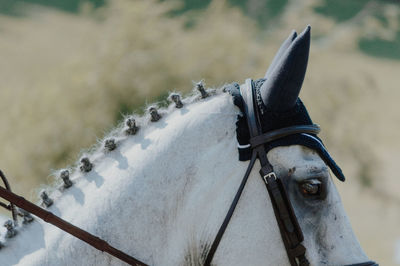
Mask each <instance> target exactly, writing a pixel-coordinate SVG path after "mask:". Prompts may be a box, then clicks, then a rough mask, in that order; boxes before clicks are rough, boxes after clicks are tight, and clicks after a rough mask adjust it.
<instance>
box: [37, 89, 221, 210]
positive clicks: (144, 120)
mask: <svg viewBox="0 0 400 266" xmlns="http://www.w3.org/2000/svg"><path fill="white" fill-rule="evenodd" d="M193 84H194V88H193V89H192V91H191V92H190V93H189V94H187V95H185V97H184V98H181V94H180V93H177V92H175V91H173V92H170V93H169V96H168V97H167V100H168V101H169V103H170V104H169V105H168V106H167V107H164V108H159V109H158V108H157V107H158V106H159V105H160V102H156V103H152V104H148V105H146V106H145V107H144V109H145V110H146V112H145V113H144V114H143V115H142V116H138V115H136V114H129V115H125V116H124V120H123V122H120V123H119V124H118V125H117V126H116V127H115V128H114V129H111V130H110V132H109V133H108V134H105V136H104V137H103V138H102V139H98V140H97V142H96V144H94V145H93V146H92V147H91V148H89V149H87V150H83V151H81V153H80V154H81V156H80V159H79V160H78V161H76V162H75V164H73V165H72V166H67V167H66V168H63V169H60V170H56V171H53V173H52V174H51V175H52V176H53V180H54V182H53V184H52V185H48V186H44V187H43V186H41V187H40V188H39V189H38V190H39V191H40V192H39V193H40V195H42V194H43V192H44V191H45V192H47V195H48V197H49V198H50V199H52V200H53V201H54V200H57V199H58V198H60V197H61V196H62V192H63V191H65V190H66V189H68V188H69V187H70V186H71V185H72V184H74V183H76V182H77V181H78V180H79V179H80V177H82V176H83V175H85V173H87V172H90V171H91V170H92V168H93V167H95V166H96V163H98V162H99V160H101V159H103V158H104V156H106V155H107V153H111V152H112V151H113V150H114V149H116V148H118V146H120V145H121V143H122V142H123V141H124V140H126V139H128V138H134V137H135V136H134V135H135V134H136V133H137V132H136V131H138V130H143V129H145V128H146V126H148V125H149V124H151V123H157V121H158V119H154V115H155V116H159V120H162V119H163V118H164V116H166V115H168V114H170V113H172V112H174V111H176V110H177V109H180V108H182V107H183V106H184V105H190V104H192V103H195V102H198V101H201V100H203V99H204V98H207V97H212V96H215V95H219V94H221V93H225V86H226V84H225V85H223V86H221V87H219V88H217V89H215V88H207V89H205V87H204V83H203V81H200V82H193ZM151 112H153V113H151ZM154 113H156V114H154ZM132 119H133V121H134V122H135V123H136V124H135V125H134V126H135V127H136V128H135V131H134V132H132V131H130V130H132V128H131V127H128V126H127V125H126V122H127V121H128V120H130V122H132ZM128 132H131V133H133V134H130V133H128ZM65 176H67V178H65ZM63 177H64V178H63ZM41 198H42V197H41ZM42 199H43V198H42ZM39 204H41V205H43V201H41V202H40V203H39Z"/></svg>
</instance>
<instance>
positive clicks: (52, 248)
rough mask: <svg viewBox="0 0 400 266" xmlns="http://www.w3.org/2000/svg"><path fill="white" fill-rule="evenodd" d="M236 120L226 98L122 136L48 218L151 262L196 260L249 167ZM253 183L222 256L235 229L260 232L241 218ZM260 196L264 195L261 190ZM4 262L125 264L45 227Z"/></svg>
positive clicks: (27, 233) (32, 228) (35, 227)
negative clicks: (241, 149) (241, 156)
mask: <svg viewBox="0 0 400 266" xmlns="http://www.w3.org/2000/svg"><path fill="white" fill-rule="evenodd" d="M237 113H238V110H237V109H236V108H235V107H234V105H233V103H232V100H231V97H230V96H229V95H220V96H215V97H213V98H210V99H205V100H202V101H200V102H196V103H192V104H190V105H188V106H185V107H184V108H182V109H179V110H175V111H173V112H172V113H170V114H168V115H165V116H164V117H163V118H162V120H160V121H159V122H157V123H151V124H149V125H148V126H147V127H145V128H142V129H141V130H140V131H139V133H138V135H136V136H133V137H130V138H128V139H125V140H124V141H123V142H122V143H121V144H120V146H119V147H118V149H117V150H115V151H112V152H110V153H106V154H104V153H103V152H102V151H98V152H95V153H94V154H93V156H92V157H93V158H94V164H95V167H94V169H93V170H92V171H91V172H90V173H87V174H82V173H80V172H78V171H77V172H76V173H75V174H74V175H73V176H72V179H73V180H74V182H75V184H74V186H73V187H71V188H70V189H68V190H66V191H65V192H64V193H60V192H59V191H55V192H54V193H53V194H52V197H53V198H56V200H55V204H54V205H53V206H52V207H51V208H50V211H52V212H53V213H55V214H56V215H60V216H61V217H63V218H64V219H65V220H67V221H70V222H71V223H72V224H75V225H77V226H80V227H82V228H84V229H85V230H87V231H89V232H91V233H93V234H96V235H99V236H101V237H102V238H104V239H106V240H107V241H108V242H109V243H111V244H113V245H114V246H116V247H119V248H121V249H123V250H124V251H125V252H127V253H128V254H131V255H133V256H135V257H137V258H138V259H141V260H143V261H146V262H148V263H150V264H155V265H177V264H182V263H184V264H185V263H187V264H196V263H197V262H200V261H201V260H203V259H204V258H203V257H204V254H205V253H206V251H207V249H208V248H209V246H210V244H211V242H212V240H213V237H214V236H215V234H216V233H217V230H218V228H219V226H220V224H221V222H222V220H223V218H224V216H225V213H226V211H227V208H228V207H229V204H230V202H231V200H232V198H233V196H234V193H235V192H236V189H237V187H238V185H239V183H240V181H241V178H242V175H243V173H244V171H245V167H246V165H247V163H243V162H238V161H237V150H236V138H235V121H236V115H237ZM251 179H257V180H258V179H259V178H257V177H253V178H251ZM253 182H255V181H250V182H249V186H248V188H246V190H245V192H244V195H243V200H241V203H240V204H239V206H238V208H237V212H238V213H242V215H238V216H237V217H234V218H233V219H232V223H231V224H230V225H229V228H228V230H227V232H226V236H224V239H223V241H222V243H221V250H224V249H225V250H230V248H229V247H231V246H232V243H240V242H237V241H235V239H236V237H237V235H236V234H235V233H234V232H236V231H237V230H236V229H237V228H238V227H239V230H238V231H242V232H246V234H249V233H252V232H254V231H258V230H247V229H246V230H244V229H245V228H246V227H245V226H246V223H247V224H248V223H249V221H248V220H247V221H246V222H244V221H242V220H241V218H240V217H242V216H243V215H245V216H246V215H247V214H249V211H250V212H251V210H255V207H254V204H251V205H252V206H251V207H250V208H248V207H249V206H246V205H247V204H248V203H246V199H247V198H249V197H252V194H253V193H252V192H251V191H252V189H253V188H252V187H253V185H252V184H253ZM256 185H257V186H258V185H259V184H256ZM261 187H263V186H261ZM246 191H247V192H246ZM260 194H261V195H263V196H262V197H267V194H266V192H265V191H264V190H263V191H262V192H261V193H260ZM266 202H267V203H266ZM268 202H269V201H267V200H265V201H263V204H267V205H268ZM264 209H265V206H264ZM269 215H270V213H268V214H266V216H269ZM258 216H259V215H258ZM264 216H265V215H264ZM263 218H265V217H263ZM250 220H251V219H250ZM263 220H264V221H265V219H263ZM264 225H265V224H264ZM271 228H274V227H273V226H272V227H271ZM247 231H252V232H247ZM267 238H268V237H267ZM231 240H233V241H231ZM60 243H61V244H60ZM228 252H229V251H228ZM218 254H219V252H217V254H216V257H215V261H216V262H218V260H219V255H218ZM105 256H106V257H107V258H108V259H105ZM231 257H232V258H235V257H237V256H231ZM182 259H183V260H184V261H182ZM1 261H7V264H10V265H13V264H18V263H21V264H24V263H25V264H27V265H29V264H41V265H48V264H51V263H57V264H58V265H62V264H68V265H71V264H78V265H79V264H82V263H84V262H87V261H93V263H96V264H97V265H102V264H109V263H117V264H118V263H119V261H117V260H115V259H114V258H111V257H108V256H107V255H104V254H101V253H99V252H98V251H96V250H94V249H93V248H92V247H90V246H88V245H86V244H84V243H83V242H81V241H79V240H77V239H75V238H72V237H70V236H66V234H65V233H64V232H61V231H59V230H58V229H55V228H54V227H53V226H51V225H48V224H45V223H44V222H42V221H36V222H34V223H33V224H31V225H28V226H25V227H23V228H21V229H20V233H19V235H18V236H16V237H15V239H13V240H12V241H8V242H6V247H5V248H3V249H2V250H1V251H0V262H1ZM225 262H227V261H226V259H225ZM0 264H1V263H0Z"/></svg>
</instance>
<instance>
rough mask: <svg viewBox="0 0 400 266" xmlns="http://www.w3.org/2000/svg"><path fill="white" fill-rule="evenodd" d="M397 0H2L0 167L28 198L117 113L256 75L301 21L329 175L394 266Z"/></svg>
mask: <svg viewBox="0 0 400 266" xmlns="http://www.w3.org/2000/svg"><path fill="white" fill-rule="evenodd" d="M10 3H12V4H10ZM199 3H201V4H199ZM395 3H396V2H395V1H371V0H358V1H346V0H335V1H333V0H321V1H314V0H303V1H280V0H265V1H261V0H249V1H236V0H229V1H190V0H186V1H182V2H180V1H172V0H169V1H149V0H148V1H129V0H114V1H110V2H108V3H105V2H104V1H101V0H93V1H79V0H74V1H62V0H57V1H45V0H18V1H13V2H10V1H8V0H0V14H2V15H0V57H1V58H2V60H1V61H0V77H1V80H2V83H1V85H0V111H1V112H0V122H1V125H3V128H2V130H0V140H1V143H2V152H1V153H0V161H1V165H0V167H1V169H2V170H3V171H4V172H5V173H6V174H7V175H8V176H9V178H10V179H11V181H10V182H11V185H12V186H13V188H14V190H15V191H16V192H18V193H21V194H24V195H26V196H28V198H30V199H36V191H37V190H38V188H39V187H40V184H51V183H52V182H53V177H51V176H50V175H51V173H52V169H58V168H61V167H66V166H68V165H69V164H72V163H74V162H75V161H76V160H77V159H78V155H79V153H80V152H81V151H82V149H88V148H89V147H90V146H91V145H93V144H94V143H95V142H96V140H97V138H101V137H102V136H103V135H104V133H105V132H107V131H109V130H110V129H111V128H112V127H114V126H115V125H116V124H117V122H118V121H119V120H120V119H121V117H122V115H123V114H126V113H130V112H133V111H135V112H142V110H143V109H142V108H143V106H144V105H145V104H147V103H152V102H154V101H160V100H162V99H164V98H165V96H166V95H167V93H168V91H172V90H178V91H182V92H188V91H190V90H191V89H192V81H193V80H194V81H197V80H201V79H205V81H206V83H207V85H209V86H213V87H217V86H222V85H223V84H224V83H226V82H232V81H237V82H242V81H243V80H244V79H245V78H247V77H253V78H259V77H262V76H263V75H264V72H265V70H266V68H267V67H268V65H269V62H270V61H271V59H272V57H273V55H274V54H275V52H276V50H277V49H278V47H279V45H280V43H281V42H282V41H283V40H284V39H285V38H286V36H287V35H288V34H289V33H290V31H291V30H292V29H293V28H294V29H296V30H298V31H301V30H302V29H303V28H304V27H305V26H306V25H307V24H311V25H312V36H313V40H312V44H311V45H312V47H311V55H310V60H309V68H308V70H307V77H306V80H305V83H304V86H303V91H302V94H301V97H302V99H303V100H304V101H305V103H306V104H307V106H308V109H309V112H310V113H311V115H312V117H313V120H314V121H315V122H317V123H319V124H320V125H321V126H322V128H323V134H322V138H323V139H324V140H325V142H326V144H327V147H328V148H329V150H330V152H331V153H332V154H333V155H334V157H335V158H336V160H337V162H338V163H339V164H340V165H341V167H342V168H343V170H344V172H345V173H346V175H347V180H348V181H347V182H346V183H345V184H339V183H338V184H337V185H338V188H339V191H340V193H341V195H342V198H343V202H344V204H345V207H346V209H347V210H348V212H349V216H350V219H351V220H352V224H353V227H354V229H355V231H356V233H357V235H358V236H359V239H360V241H361V243H362V245H363V247H364V248H365V250H366V252H367V253H368V254H369V255H370V256H371V258H372V259H376V260H378V261H379V262H380V263H381V264H382V265H395V261H394V246H395V242H396V241H398V240H399V239H400V230H399V229H398V224H400V211H399V210H400V196H399V195H398V191H399V189H400V179H399V178H398V177H397V171H396V170H397V169H396V166H397V160H398V155H397V152H398V150H399V148H400V147H399V146H400V145H399V142H398V140H397V135H398V134H397V132H398V130H399V128H398V127H399V126H398V125H399V122H400V110H398V109H399V108H398V104H397V99H398V98H399V97H398V96H400V95H399V94H400V91H399V89H398V82H399V77H398V73H399V70H400V61H398V59H400V7H399V5H398V4H395ZM365 221H368V223H367V222H365ZM378 228H379V230H378ZM398 264H399V265H400V262H398Z"/></svg>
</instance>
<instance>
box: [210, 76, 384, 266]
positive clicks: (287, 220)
mask: <svg viewBox="0 0 400 266" xmlns="http://www.w3.org/2000/svg"><path fill="white" fill-rule="evenodd" d="M240 94H241V96H242V100H243V103H244V104H243V105H244V113H245V114H244V115H245V116H246V118H247V125H248V129H249V132H250V141H249V142H250V143H249V144H250V147H251V149H252V155H251V159H250V163H249V166H248V167H247V170H246V173H245V175H244V176H243V179H242V182H241V183H240V186H239V189H238V191H237V192H236V195H235V197H234V199H233V201H232V203H231V206H230V208H229V210H228V213H227V214H226V216H225V219H224V221H223V223H222V225H221V227H220V228H219V230H218V233H217V235H216V237H215V239H214V241H213V243H212V245H211V248H210V251H209V253H208V255H207V258H206V260H205V264H204V265H206V266H209V265H211V261H212V259H213V257H214V254H215V252H216V251H217V248H218V245H219V243H220V241H221V239H222V237H223V235H224V232H225V230H226V228H227V227H228V224H229V221H230V219H231V218H232V215H233V212H234V211H235V208H236V205H237V203H238V202H239V198H240V196H241V194H242V192H243V189H244V187H245V185H246V182H247V179H248V177H249V175H250V173H251V170H252V169H253V166H254V163H255V161H256V160H257V158H258V160H259V161H260V165H261V169H260V171H259V173H260V175H261V178H262V180H263V181H264V183H265V185H266V187H267V190H268V194H269V196H270V198H271V202H272V206H273V209H274V213H275V218H276V220H277V223H278V226H279V231H280V233H281V237H282V240H283V243H284V246H285V249H286V253H287V256H288V258H289V262H290V265H292V266H306V265H309V264H310V263H309V261H308V260H307V258H306V248H305V247H304V246H303V244H302V242H303V240H304V237H303V232H302V230H301V228H300V226H299V223H298V220H297V217H296V214H295V213H294V210H293V207H292V204H291V202H290V199H289V197H288V194H287V192H286V189H285V187H284V185H283V183H282V180H281V179H280V177H279V176H277V175H276V174H275V172H274V169H273V167H272V165H271V164H270V162H269V161H268V157H267V152H266V149H265V147H264V144H266V143H269V142H271V141H274V140H277V139H280V138H283V137H286V136H290V135H293V134H299V133H305V134H314V135H317V134H318V133H319V132H320V131H321V129H320V127H319V126H318V125H315V124H314V125H296V126H291V127H285V128H281V129H277V130H273V131H269V132H267V133H264V134H263V133H262V130H261V118H260V114H259V111H258V108H257V103H256V100H255V99H256V95H255V89H254V83H253V81H252V80H251V79H246V81H245V84H244V86H241V87H240ZM375 265H376V266H377V265H378V264H376V263H375V262H373V261H368V262H363V263H358V264H351V265H348V266H375Z"/></svg>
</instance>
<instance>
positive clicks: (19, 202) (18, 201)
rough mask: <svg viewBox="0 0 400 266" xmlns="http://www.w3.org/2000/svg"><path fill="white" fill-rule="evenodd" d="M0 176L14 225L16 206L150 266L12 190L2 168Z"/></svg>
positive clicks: (103, 248) (116, 254) (105, 249)
mask: <svg viewBox="0 0 400 266" xmlns="http://www.w3.org/2000/svg"><path fill="white" fill-rule="evenodd" d="M0 176H1V178H2V180H3V182H4V184H5V186H6V188H3V187H1V186H0V197H1V198H3V199H5V200H7V201H9V202H10V205H9V206H10V207H9V206H7V205H6V204H4V203H2V204H1V205H0V206H2V207H4V208H6V209H8V210H11V211H12V214H13V219H14V225H16V221H17V216H16V210H15V206H17V207H19V208H21V209H23V210H25V211H27V212H30V213H31V214H34V215H36V216H37V217H39V218H41V219H42V220H43V221H45V222H47V223H50V224H52V225H54V226H56V227H58V228H60V229H61V230H63V231H64V232H67V233H68V234H71V235H73V236H75V237H76V238H79V239H80V240H82V241H84V242H86V243H87V244H89V245H91V246H92V247H94V248H96V249H98V250H100V251H102V252H106V253H108V254H110V255H111V256H113V257H116V258H118V259H120V260H122V261H124V262H126V263H128V264H130V265H138V266H148V265H147V264H145V263H143V262H141V261H140V260H138V259H135V258H134V257H131V256H129V255H128V254H126V253H124V252H122V251H121V250H119V249H116V248H114V247H113V246H111V245H109V244H108V243H107V242H106V241H104V240H103V239H101V238H99V237H97V236H95V235H92V234H90V233H89V232H87V231H85V230H83V229H81V228H79V227H77V226H74V225H72V224H70V223H68V222H67V221H65V220H63V219H61V218H60V217H58V216H56V215H54V214H53V213H51V212H49V211H46V210H45V209H43V208H41V207H39V206H37V205H35V204H33V203H32V202H30V201H28V200H26V199H24V198H23V197H21V196H18V195H16V194H14V193H13V192H11V188H10V186H9V184H8V181H7V179H6V177H5V176H4V174H3V172H1V170H0ZM14 205H15V206H14Z"/></svg>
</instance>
